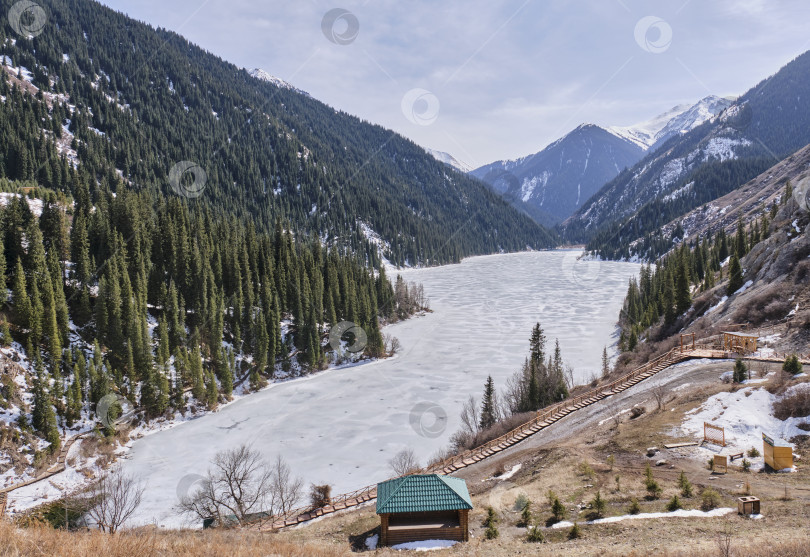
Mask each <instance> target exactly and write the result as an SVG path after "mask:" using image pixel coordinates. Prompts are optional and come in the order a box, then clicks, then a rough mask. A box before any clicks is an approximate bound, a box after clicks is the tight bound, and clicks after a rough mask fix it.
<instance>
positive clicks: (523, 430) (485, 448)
mask: <svg viewBox="0 0 810 557" xmlns="http://www.w3.org/2000/svg"><path fill="white" fill-rule="evenodd" d="M729 357H730V354H729V353H727V352H724V351H722V350H718V349H716V348H714V347H713V346H710V345H705V344H700V345H696V346H695V347H694V349H687V348H680V347H677V348H673V349H672V350H670V351H669V352H667V353H666V354H664V355H662V356H659V357H658V358H655V359H654V360H652V361H650V362H648V363H646V364H644V365H643V366H641V367H639V368H637V369H634V370H633V371H631V372H629V373H627V374H625V375H623V376H622V377H620V378H618V379H616V380H614V381H611V382H610V383H606V384H604V385H601V386H599V387H596V388H594V389H591V390H590V391H588V392H586V393H584V394H581V395H579V396H576V397H573V398H570V399H567V400H564V401H562V402H560V403H557V404H555V405H553V406H551V407H549V408H545V409H543V410H541V411H539V412H538V413H537V416H536V417H534V418H533V419H532V420H530V421H528V422H526V423H524V424H522V425H520V426H518V427H516V428H515V429H513V430H512V431H510V432H508V433H506V434H504V435H502V436H501V437H498V438H497V439H493V440H492V441H490V442H488V443H485V444H484V445H481V446H480V447H476V448H475V449H471V450H469V451H466V452H464V453H461V454H458V455H455V456H452V457H449V458H447V459H445V460H442V461H441V462H438V463H435V464H433V465H432V466H430V467H429V468H428V469H427V471H426V472H427V473H436V474H452V473H453V472H456V471H457V470H460V469H462V468H465V467H467V466H471V465H473V464H475V463H476V462H480V461H482V460H484V459H486V458H489V457H491V456H492V455H495V454H497V453H499V452H501V451H503V450H505V449H507V448H509V447H512V446H514V445H516V444H518V443H520V442H521V441H523V440H524V439H526V438H527V437H529V436H531V435H534V434H535V433H538V432H540V431H542V430H544V429H545V428H547V427H549V426H550V425H552V424H554V423H556V422H558V421H560V420H561V419H563V418H564V417H565V416H567V415H569V414H571V413H572V412H576V411H577V410H580V409H582V408H585V407H586V406H590V405H592V404H595V403H597V402H599V401H601V400H604V399H605V398H608V397H610V396H612V395H615V394H619V393H621V392H623V391H626V390H627V389H629V388H630V387H632V386H634V385H636V384H638V383H640V382H641V381H644V380H645V379H648V378H650V377H652V376H653V375H655V374H656V373H658V372H660V371H662V370H664V369H666V368H668V367H670V366H672V365H674V364H677V363H679V362H683V361H685V360H690V359H694V358H708V359H726V358H729ZM376 497H377V486H376V484H375V485H373V486H368V487H364V488H361V489H358V490H356V491H352V492H351V493H346V494H344V495H340V496H338V497H336V498H334V499H332V502H331V503H330V504H329V505H326V506H324V507H322V508H318V509H311V508H307V509H303V508H302V509H294V510H291V511H289V512H286V513H284V514H281V515H276V516H273V517H270V518H267V519H264V520H262V521H261V522H260V523H257V524H252V525H250V526H249V527H251V528H256V527H258V529H260V530H277V529H280V528H285V527H288V526H295V525H296V524H301V523H303V522H307V521H309V520H312V519H314V518H318V517H320V516H324V515H327V514H332V513H335V512H338V511H341V510H344V509H348V508H352V507H357V506H359V505H362V504H363V503H366V502H368V501H372V500H374V499H376Z"/></svg>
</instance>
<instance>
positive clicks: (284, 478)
mask: <svg viewBox="0 0 810 557" xmlns="http://www.w3.org/2000/svg"><path fill="white" fill-rule="evenodd" d="M303 489H304V482H303V481H302V480H301V478H294V477H293V475H292V472H291V471H290V467H289V466H288V465H287V463H286V462H284V459H283V458H282V457H281V455H278V456H277V457H276V461H275V463H274V464H273V468H272V470H271V474H270V494H271V505H272V509H273V513H282V514H283V513H286V512H288V511H291V510H292V509H293V507H295V504H296V503H298V501H299V500H300V499H301V493H302V491H303Z"/></svg>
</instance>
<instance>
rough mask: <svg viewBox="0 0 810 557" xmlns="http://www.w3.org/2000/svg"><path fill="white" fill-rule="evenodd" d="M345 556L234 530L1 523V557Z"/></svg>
mask: <svg viewBox="0 0 810 557" xmlns="http://www.w3.org/2000/svg"><path fill="white" fill-rule="evenodd" d="M349 552H350V550H349V546H348V543H346V544H345V545H343V546H342V547H341V546H338V545H334V544H332V543H324V542H319V543H314V542H310V543H305V542H289V541H282V540H280V539H279V538H278V536H277V535H274V534H260V533H255V532H237V531H208V530H207V531H204V532H202V531H200V532H197V531H189V530H183V531H171V532H167V531H161V530H157V529H151V528H150V529H143V530H138V531H130V532H124V533H120V534H116V535H112V536H111V535H107V534H102V533H101V532H95V531H93V532H72V533H68V532H64V531H61V530H53V529H52V528H50V527H46V526H35V527H31V528H25V529H21V528H17V527H15V526H14V525H13V524H11V523H10V522H8V521H0V557H17V556H29V555H30V556H51V555H59V556H60V557H61V556H64V557H85V556H88V557H98V556H99V555H103V556H104V557H132V556H138V557H152V556H161V557H163V556H175V555H177V556H192V555H193V556H209V555H210V556H220V555H227V556H228V557H242V556H244V557H255V556H260V555H261V556H265V557H275V556H278V557H333V556H338V555H346V554H348V553H349Z"/></svg>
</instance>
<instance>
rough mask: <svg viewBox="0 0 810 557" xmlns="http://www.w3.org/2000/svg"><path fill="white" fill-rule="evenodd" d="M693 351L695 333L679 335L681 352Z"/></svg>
mask: <svg viewBox="0 0 810 557" xmlns="http://www.w3.org/2000/svg"><path fill="white" fill-rule="evenodd" d="M690 345H691V346H690ZM694 349H695V333H681V352H683V351H685V350H694Z"/></svg>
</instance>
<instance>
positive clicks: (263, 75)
mask: <svg viewBox="0 0 810 557" xmlns="http://www.w3.org/2000/svg"><path fill="white" fill-rule="evenodd" d="M248 73H249V74H250V75H251V76H252V77H255V78H256V79H261V80H262V81H267V82H269V83H272V84H273V85H275V86H276V87H281V88H283V89H290V90H291V91H295V92H296V93H301V94H303V95H307V96H310V95H309V93H307V92H306V91H302V90H301V89H299V88H298V87H296V86H294V85H292V84H290V83H288V82H286V81H284V80H283V79H281V78H280V77H276V76H274V75H271V74H269V73H267V72H266V71H264V70H263V69H261V68H254V69H252V70H249V71H248Z"/></svg>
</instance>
